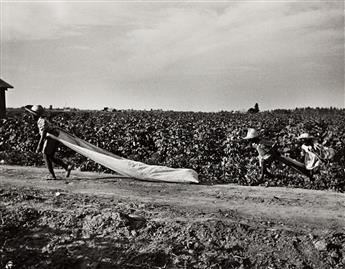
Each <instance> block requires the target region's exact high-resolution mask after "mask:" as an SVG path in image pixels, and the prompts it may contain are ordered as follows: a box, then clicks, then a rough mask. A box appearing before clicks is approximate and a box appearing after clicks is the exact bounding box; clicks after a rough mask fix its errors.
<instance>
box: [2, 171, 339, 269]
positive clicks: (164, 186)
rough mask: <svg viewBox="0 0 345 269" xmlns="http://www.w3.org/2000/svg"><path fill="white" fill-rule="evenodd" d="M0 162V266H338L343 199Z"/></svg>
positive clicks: (318, 193) (325, 193)
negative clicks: (53, 171) (53, 173)
mask: <svg viewBox="0 0 345 269" xmlns="http://www.w3.org/2000/svg"><path fill="white" fill-rule="evenodd" d="M57 171H58V176H59V177H60V178H61V179H60V180H56V181H46V180H45V177H46V175H47V171H46V169H44V168H34V167H20V166H4V165H3V166H0V188H1V189H0V255H1V256H0V268H5V266H6V265H7V266H10V265H11V263H13V266H12V268H94V269H95V268H242V269H243V268H277V269H278V268H279V269H280V268H345V195H344V194H341V193H335V192H329V191H313V190H303V189H289V188H264V187H247V186H237V185H213V186H206V185H194V184H193V185H182V184H169V183H157V182H144V181H137V180H133V179H128V178H123V177H118V176H115V175H110V174H98V173H88V172H77V171H73V173H72V175H71V177H70V178H69V179H65V178H64V177H63V172H62V171H61V170H57Z"/></svg>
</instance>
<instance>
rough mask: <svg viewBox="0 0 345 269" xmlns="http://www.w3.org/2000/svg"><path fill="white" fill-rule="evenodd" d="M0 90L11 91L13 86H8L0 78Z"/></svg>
mask: <svg viewBox="0 0 345 269" xmlns="http://www.w3.org/2000/svg"><path fill="white" fill-rule="evenodd" d="M0 88H6V89H13V86H11V85H10V84H8V83H7V82H5V81H3V80H2V79H1V78H0Z"/></svg>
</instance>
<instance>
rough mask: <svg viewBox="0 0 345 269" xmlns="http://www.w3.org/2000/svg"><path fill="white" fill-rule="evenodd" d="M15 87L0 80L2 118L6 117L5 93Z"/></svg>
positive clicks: (0, 116)
mask: <svg viewBox="0 0 345 269" xmlns="http://www.w3.org/2000/svg"><path fill="white" fill-rule="evenodd" d="M12 88H13V87H12V86H11V85H10V84H8V83H7V82H5V81H3V80H2V79H0V118H4V117H6V98H5V91H6V90H7V89H12Z"/></svg>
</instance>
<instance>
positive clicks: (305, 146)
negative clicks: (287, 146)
mask: <svg viewBox="0 0 345 269" xmlns="http://www.w3.org/2000/svg"><path fill="white" fill-rule="evenodd" d="M297 139H298V140H299V141H300V142H301V144H302V145H301V156H302V157H303V158H304V164H305V168H306V169H307V170H308V171H309V173H310V174H311V175H312V174H313V172H315V171H317V170H318V168H319V167H320V165H321V163H322V162H326V161H327V160H330V159H332V158H333V157H334V155H335V152H334V150H333V149H332V148H328V147H325V146H323V145H321V144H319V143H318V142H317V139H316V138H315V137H314V136H311V135H310V134H308V133H302V134H301V135H300V136H298V137H297Z"/></svg>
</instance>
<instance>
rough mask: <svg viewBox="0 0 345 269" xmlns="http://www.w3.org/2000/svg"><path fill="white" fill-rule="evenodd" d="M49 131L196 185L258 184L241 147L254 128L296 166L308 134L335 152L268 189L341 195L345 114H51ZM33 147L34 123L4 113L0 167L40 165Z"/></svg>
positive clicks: (81, 161) (251, 157) (83, 165)
mask: <svg viewBox="0 0 345 269" xmlns="http://www.w3.org/2000/svg"><path fill="white" fill-rule="evenodd" d="M50 118H51V121H52V122H54V124H56V125H58V126H60V127H62V128H64V129H66V130H67V131H69V132H71V133H74V134H75V135H77V136H78V137H80V138H82V139H85V140H86V141H88V142H90V143H92V144H94V145H97V146H99V147H101V148H104V149H106V150H109V151H111V152H113V153H115V154H118V155H120V156H123V157H126V158H129V159H132V160H137V161H141V162H144V163H148V164H158V165H166V166H170V167H188V168H193V169H195V170H196V171H197V172H198V173H199V177H200V180H201V182H202V183H207V184H213V183H238V184H243V185H250V184H252V183H253V181H254V180H255V178H257V177H258V173H259V169H258V160H257V153H256V152H255V150H254V149H253V148H250V147H249V145H248V144H247V143H246V142H245V141H243V139H242V137H243V136H245V134H246V131H247V128H248V127H252V128H257V129H258V130H260V132H261V134H262V135H264V136H265V137H266V138H268V139H270V140H272V141H276V142H277V143H278V145H279V150H280V152H281V153H282V154H285V155H288V156H290V157H292V158H294V159H297V160H300V161H301V156H300V145H299V144H298V141H297V139H296V137H297V136H298V135H299V134H301V133H302V132H309V133H311V134H313V135H315V136H316V137H317V138H318V139H319V142H320V143H324V145H326V146H330V147H332V148H334V149H335V151H336V156H335V158H334V159H333V160H332V161H331V162H329V163H323V165H322V167H321V169H320V170H319V171H318V172H317V174H316V176H315V180H314V181H312V182H311V181H310V180H308V179H307V178H306V177H304V176H303V175H300V174H298V173H297V172H295V171H294V170H291V169H290V168H287V167H285V166H284V165H282V164H279V163H275V164H274V166H273V172H274V174H275V175H276V177H275V178H274V179H269V180H268V181H267V182H266V185H268V186H293V187H303V188H312V189H332V190H336V191H342V192H343V191H344V190H345V110H344V109H343V110H339V109H311V108H306V109H296V110H275V111H269V112H260V113H257V114H245V113H239V112H217V113H202V112H173V111H156V110H155V111H115V112H103V111H71V112H56V111H55V112H54V111H53V112H51V113H50ZM38 140H39V136H38V129H37V126H36V123H35V122H34V120H33V119H32V118H31V117H30V116H29V115H27V114H25V113H24V111H22V110H10V111H9V113H8V118H7V119H2V120H1V119H0V161H1V160H3V162H4V163H7V164H18V165H43V159H42V157H41V156H40V155H38V154H35V153H34V151H35V148H36V146H37V143H38ZM59 154H60V156H61V155H62V156H64V157H67V158H69V160H70V161H72V162H74V163H75V165H76V168H79V169H80V170H87V171H106V172H109V171H108V170H107V169H106V168H104V167H102V166H100V165H98V164H97V163H94V162H93V161H91V160H87V159H86V158H84V157H83V156H80V155H78V154H75V153H74V152H72V151H70V150H68V149H66V148H65V147H61V150H60V151H59Z"/></svg>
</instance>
